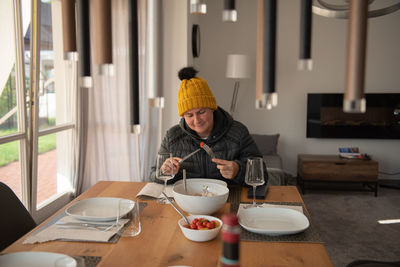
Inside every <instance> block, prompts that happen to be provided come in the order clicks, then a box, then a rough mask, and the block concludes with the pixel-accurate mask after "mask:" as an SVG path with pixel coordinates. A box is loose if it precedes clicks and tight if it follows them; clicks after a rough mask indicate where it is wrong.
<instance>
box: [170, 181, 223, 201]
mask: <svg viewBox="0 0 400 267" xmlns="http://www.w3.org/2000/svg"><path fill="white" fill-rule="evenodd" d="M190 183H194V184H204V183H205V182H203V181H192V182H190ZM209 183H212V182H209ZM212 184H213V185H216V186H217V187H219V188H221V189H222V190H223V193H221V194H218V195H215V196H207V197H205V196H193V195H187V194H183V193H180V192H177V191H176V190H175V189H176V188H178V187H183V183H175V184H174V185H173V187H172V192H173V193H174V194H178V195H181V196H185V197H190V198H198V197H204V198H220V197H222V196H225V195H228V194H229V188H228V187H227V186H224V185H222V184H217V183H212Z"/></svg>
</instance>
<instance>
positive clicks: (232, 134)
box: [150, 107, 267, 184]
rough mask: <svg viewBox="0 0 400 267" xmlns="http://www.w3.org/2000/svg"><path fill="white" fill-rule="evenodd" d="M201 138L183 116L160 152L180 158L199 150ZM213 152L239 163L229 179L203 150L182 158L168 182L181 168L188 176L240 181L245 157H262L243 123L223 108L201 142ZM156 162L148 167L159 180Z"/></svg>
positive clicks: (166, 137) (216, 113) (235, 182)
mask: <svg viewBox="0 0 400 267" xmlns="http://www.w3.org/2000/svg"><path fill="white" fill-rule="evenodd" d="M202 141H204V140H202V139H201V138H200V137H199V136H198V135H197V134H196V132H194V131H193V130H191V129H190V128H189V127H188V126H187V125H186V123H185V120H184V119H183V118H182V119H181V120H180V122H179V125H175V126H173V127H172V128H170V129H169V130H168V131H167V133H166V135H165V137H164V139H163V141H162V144H161V147H160V149H159V152H169V153H172V155H173V156H174V157H180V158H183V157H184V156H186V155H187V154H189V153H190V152H193V151H194V150H196V149H198V148H199V147H200V143H201V142H202ZM204 142H205V143H206V144H207V145H208V146H210V147H211V149H212V150H213V151H214V154H215V156H216V158H219V159H225V160H234V161H236V162H237V163H238V164H239V172H238V174H237V175H236V177H235V178H234V179H233V181H232V180H228V179H225V178H223V177H222V175H221V173H220V172H219V170H218V169H217V165H216V164H215V163H214V162H212V161H211V157H210V156H209V155H208V154H207V153H206V152H205V151H204V150H201V151H200V152H198V153H196V154H195V155H193V156H192V157H190V158H189V159H187V160H185V161H184V162H183V163H182V164H181V167H180V169H179V172H178V173H177V174H176V175H175V177H174V179H171V180H169V181H168V183H169V184H171V183H174V182H176V181H177V180H180V179H182V169H186V175H187V177H188V178H214V179H220V180H224V181H226V182H228V183H234V184H243V183H244V177H245V171H246V160H247V158H249V157H262V155H261V153H260V152H259V150H258V148H257V145H256V144H255V142H254V140H253V139H252V137H251V136H250V134H249V131H248V129H247V127H246V126H245V125H243V124H242V123H240V122H238V121H235V120H233V118H232V117H231V116H230V115H229V114H228V113H227V112H226V111H225V110H223V109H222V108H220V107H219V108H218V110H216V111H215V112H214V129H213V131H212V133H211V135H210V136H209V137H208V139H207V140H205V141H204ZM155 169H156V167H155V163H154V164H153V166H152V168H151V175H150V179H151V180H152V181H154V182H158V183H161V182H162V181H161V180H158V179H156V178H155ZM264 176H265V180H266V181H265V183H267V171H266V168H265V166H264Z"/></svg>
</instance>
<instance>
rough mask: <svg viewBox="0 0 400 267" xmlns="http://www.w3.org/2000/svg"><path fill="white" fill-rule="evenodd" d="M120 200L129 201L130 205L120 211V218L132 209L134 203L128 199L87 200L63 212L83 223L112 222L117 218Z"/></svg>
mask: <svg viewBox="0 0 400 267" xmlns="http://www.w3.org/2000/svg"><path fill="white" fill-rule="evenodd" d="M120 200H124V201H129V202H130V204H131V205H129V206H128V207H127V208H126V209H125V210H123V211H121V213H120V214H119V217H120V218H121V217H123V216H125V215H126V214H127V213H128V212H129V211H130V210H132V209H133V207H134V205H135V202H133V201H132V200H129V199H123V198H113V197H95V198H87V199H83V200H80V201H78V202H76V203H75V204H74V205H72V206H71V207H69V208H68V209H66V210H65V212H66V213H67V214H68V215H70V216H72V217H75V218H77V219H80V220H84V221H101V222H103V221H104V222H105V221H113V220H115V219H116V218H117V216H118V208H119V207H118V203H119V201H120Z"/></svg>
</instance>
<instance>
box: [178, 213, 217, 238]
mask: <svg viewBox="0 0 400 267" xmlns="http://www.w3.org/2000/svg"><path fill="white" fill-rule="evenodd" d="M187 218H188V220H189V222H192V221H193V220H194V219H195V218H199V219H200V218H204V219H207V220H209V221H212V220H214V221H218V222H219V226H218V227H215V228H213V229H209V230H193V229H190V228H186V227H185V226H184V225H186V222H185V220H184V219H183V218H182V219H180V220H179V221H178V225H179V227H180V228H181V231H182V233H183V235H184V236H185V237H186V238H187V239H189V240H192V241H195V242H205V241H209V240H212V239H214V238H215V237H216V236H217V235H218V233H219V231H220V230H221V227H222V221H221V220H220V219H218V218H217V217H213V216H208V215H190V216H187Z"/></svg>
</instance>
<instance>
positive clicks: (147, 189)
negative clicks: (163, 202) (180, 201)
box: [136, 183, 174, 198]
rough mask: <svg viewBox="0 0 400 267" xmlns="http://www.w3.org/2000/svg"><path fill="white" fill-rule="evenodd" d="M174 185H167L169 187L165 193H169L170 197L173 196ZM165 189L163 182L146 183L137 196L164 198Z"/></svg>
mask: <svg viewBox="0 0 400 267" xmlns="http://www.w3.org/2000/svg"><path fill="white" fill-rule="evenodd" d="M172 187H173V185H167V188H166V189H165V191H166V192H165V193H166V194H167V196H168V197H173V196H174V193H173V191H172ZM163 189H164V185H163V184H157V183H148V184H146V185H145V186H144V187H143V188H142V190H140V192H139V193H138V194H137V195H136V197H150V198H163V197H164V196H163V194H162V191H163Z"/></svg>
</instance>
